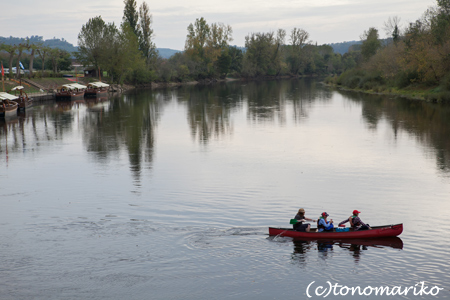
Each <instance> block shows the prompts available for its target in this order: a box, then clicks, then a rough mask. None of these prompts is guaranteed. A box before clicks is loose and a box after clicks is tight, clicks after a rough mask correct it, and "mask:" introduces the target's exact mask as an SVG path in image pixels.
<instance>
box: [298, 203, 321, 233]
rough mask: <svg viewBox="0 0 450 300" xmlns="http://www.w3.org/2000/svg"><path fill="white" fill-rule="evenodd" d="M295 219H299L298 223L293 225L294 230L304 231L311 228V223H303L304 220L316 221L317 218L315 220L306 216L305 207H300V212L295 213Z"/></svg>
mask: <svg viewBox="0 0 450 300" xmlns="http://www.w3.org/2000/svg"><path fill="white" fill-rule="evenodd" d="M294 219H296V220H297V221H298V222H297V223H295V224H294V225H292V227H293V228H294V230H297V231H303V232H305V231H306V232H309V230H310V229H311V224H309V223H306V224H303V222H305V221H312V222H315V221H316V220H313V219H310V218H307V217H305V210H304V209H303V208H300V209H299V210H298V212H297V214H296V215H295V217H294Z"/></svg>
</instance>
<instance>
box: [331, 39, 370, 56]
mask: <svg viewBox="0 0 450 300" xmlns="http://www.w3.org/2000/svg"><path fill="white" fill-rule="evenodd" d="M361 43H362V41H349V42H342V43H332V44H327V45H329V46H331V47H332V48H333V50H334V52H335V53H340V54H342V55H344V54H345V53H347V52H348V49H349V48H350V47H351V46H353V45H358V44H361Z"/></svg>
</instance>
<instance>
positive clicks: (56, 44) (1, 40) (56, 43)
mask: <svg viewBox="0 0 450 300" xmlns="http://www.w3.org/2000/svg"><path fill="white" fill-rule="evenodd" d="M27 38H28V39H29V40H30V43H31V44H42V45H44V46H48V47H50V48H59V49H62V50H66V51H67V52H69V53H72V52H76V51H78V47H75V46H74V45H72V44H71V43H69V42H68V41H66V40H65V39H57V38H53V39H49V40H44V39H43V37H42V36H37V35H33V36H31V37H27ZM27 38H18V37H12V36H10V37H2V36H0V44H6V45H14V44H16V45H17V44H20V43H24V42H25V41H26V39H27ZM156 50H158V52H159V55H160V56H161V57H162V58H170V57H171V56H172V55H174V54H175V53H178V52H182V51H179V50H173V49H168V48H156Z"/></svg>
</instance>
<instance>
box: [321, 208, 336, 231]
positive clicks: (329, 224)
mask: <svg viewBox="0 0 450 300" xmlns="http://www.w3.org/2000/svg"><path fill="white" fill-rule="evenodd" d="M328 216H329V214H327V213H326V212H323V213H322V215H321V217H320V219H318V220H317V229H318V230H317V231H318V232H322V231H333V228H334V225H333V219H331V220H330V221H327V217H328Z"/></svg>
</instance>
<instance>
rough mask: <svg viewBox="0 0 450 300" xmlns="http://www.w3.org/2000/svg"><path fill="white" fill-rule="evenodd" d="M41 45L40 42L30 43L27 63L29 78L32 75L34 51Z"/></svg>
mask: <svg viewBox="0 0 450 300" xmlns="http://www.w3.org/2000/svg"><path fill="white" fill-rule="evenodd" d="M40 47H42V44H41V43H39V44H32V45H30V49H31V53H30V63H29V64H28V68H29V70H30V75H29V76H30V78H31V77H32V76H33V63H34V56H35V55H36V51H38V50H39V48H40Z"/></svg>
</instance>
